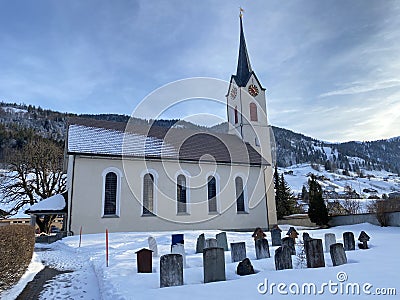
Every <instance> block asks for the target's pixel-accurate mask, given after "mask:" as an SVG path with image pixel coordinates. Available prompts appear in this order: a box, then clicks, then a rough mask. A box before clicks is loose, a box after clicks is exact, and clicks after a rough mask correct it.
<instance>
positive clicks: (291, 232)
mask: <svg viewBox="0 0 400 300" xmlns="http://www.w3.org/2000/svg"><path fill="white" fill-rule="evenodd" d="M286 235H287V236H288V237H290V238H292V239H297V237H298V236H299V233H298V232H297V231H296V229H295V228H294V227H290V228H289V230H288V232H287V233H286Z"/></svg>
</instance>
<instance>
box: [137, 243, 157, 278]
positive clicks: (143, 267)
mask: <svg viewBox="0 0 400 300" xmlns="http://www.w3.org/2000/svg"><path fill="white" fill-rule="evenodd" d="M152 253H153V251H151V250H149V249H146V248H143V249H140V250H139V251H137V252H136V263H137V271H138V273H152V272H153V259H152V258H153V254H152Z"/></svg>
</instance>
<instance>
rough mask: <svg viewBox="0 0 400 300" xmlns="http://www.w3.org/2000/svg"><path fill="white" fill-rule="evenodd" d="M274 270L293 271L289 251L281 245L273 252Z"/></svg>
mask: <svg viewBox="0 0 400 300" xmlns="http://www.w3.org/2000/svg"><path fill="white" fill-rule="evenodd" d="M275 269H276V270H285V269H293V265H292V255H291V250H290V248H289V247H288V246H286V245H282V246H281V247H279V248H278V249H276V250H275Z"/></svg>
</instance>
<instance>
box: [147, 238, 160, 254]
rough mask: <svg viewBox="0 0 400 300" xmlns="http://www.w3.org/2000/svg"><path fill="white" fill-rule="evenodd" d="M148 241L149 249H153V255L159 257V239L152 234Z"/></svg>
mask: <svg viewBox="0 0 400 300" xmlns="http://www.w3.org/2000/svg"><path fill="white" fill-rule="evenodd" d="M147 241H148V242H149V249H150V250H151V251H153V257H157V256H158V250H157V241H156V239H155V238H153V237H152V236H149V238H148V239H147Z"/></svg>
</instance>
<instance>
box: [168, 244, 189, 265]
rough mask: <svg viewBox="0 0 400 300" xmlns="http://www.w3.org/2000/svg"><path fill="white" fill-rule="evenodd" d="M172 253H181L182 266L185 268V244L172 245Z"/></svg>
mask: <svg viewBox="0 0 400 300" xmlns="http://www.w3.org/2000/svg"><path fill="white" fill-rule="evenodd" d="M171 253H172V254H180V255H182V261H183V267H184V268H186V254H185V245H183V244H176V245H173V246H172V249H171Z"/></svg>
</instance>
